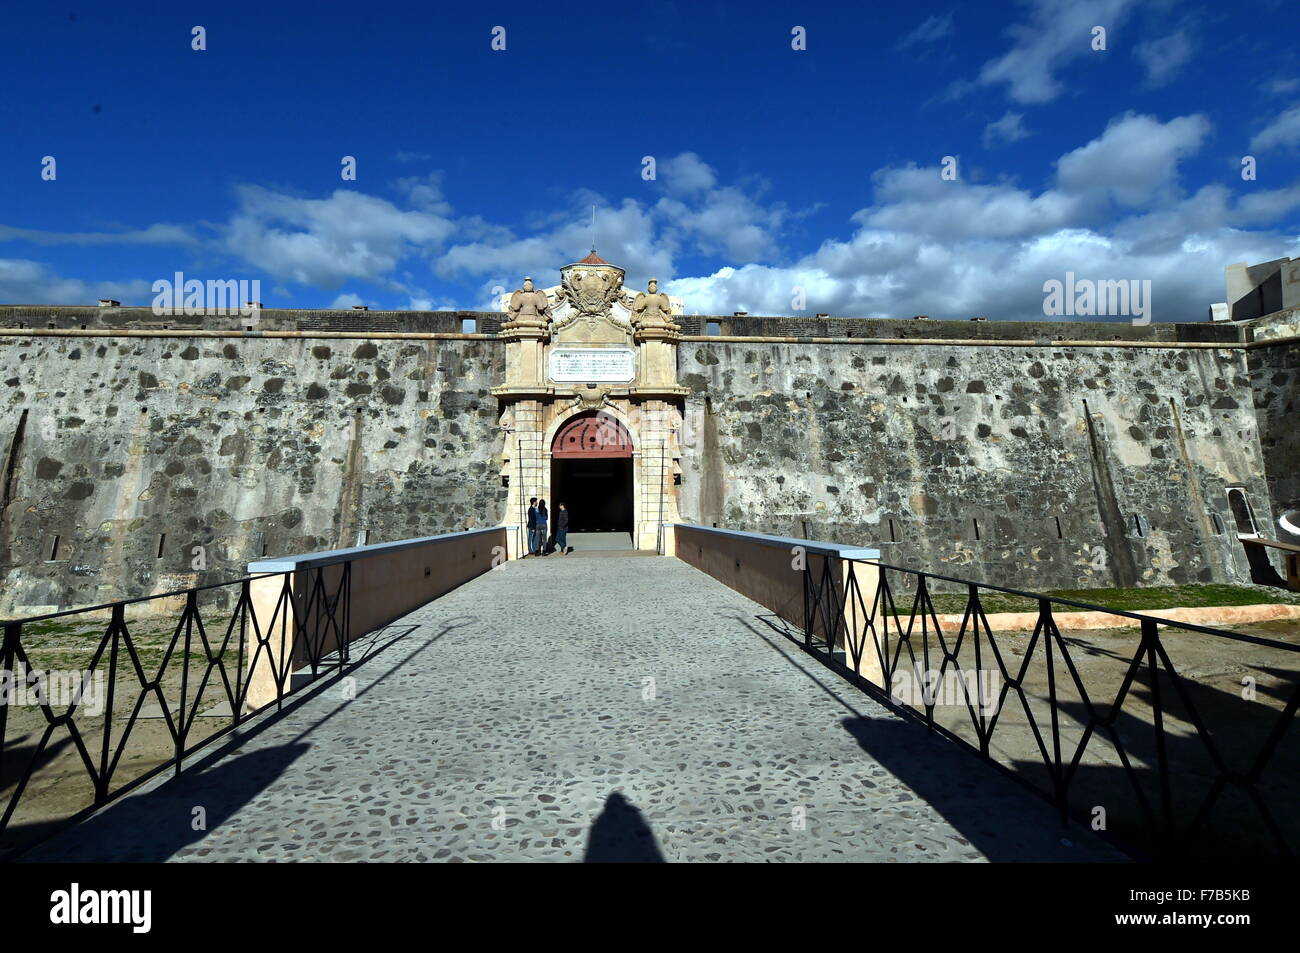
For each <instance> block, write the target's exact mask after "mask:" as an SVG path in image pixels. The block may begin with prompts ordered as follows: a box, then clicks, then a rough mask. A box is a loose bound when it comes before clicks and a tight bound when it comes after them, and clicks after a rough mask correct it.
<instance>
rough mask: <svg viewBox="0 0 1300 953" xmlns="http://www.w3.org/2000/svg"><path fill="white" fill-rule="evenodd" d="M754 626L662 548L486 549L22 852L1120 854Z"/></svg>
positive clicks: (892, 857)
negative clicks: (471, 576)
mask: <svg viewBox="0 0 1300 953" xmlns="http://www.w3.org/2000/svg"><path fill="white" fill-rule="evenodd" d="M764 618H770V616H769V614H768V613H767V610H765V609H763V608H762V607H760V606H758V605H756V604H755V603H752V602H750V601H749V600H747V599H745V598H743V597H742V596H740V595H738V594H737V593H734V592H732V591H731V590H730V589H727V588H725V587H724V586H722V585H721V584H719V583H717V582H715V581H714V580H713V579H711V578H709V577H707V576H705V575H703V574H701V573H699V572H697V571H696V570H694V569H692V568H691V567H689V566H687V565H686V564H685V563H682V562H679V561H677V560H675V559H667V558H645V557H634V556H629V557H612V558H608V559H602V560H579V559H571V558H569V557H563V556H550V557H546V558H544V559H530V560H525V561H522V562H514V563H509V564H507V565H506V566H504V567H502V568H500V569H498V570H495V571H493V572H490V573H488V574H487V575H485V576H483V577H480V578H479V579H476V580H474V581H473V582H471V583H469V584H468V585H466V586H463V587H462V588H460V589H458V590H457V591H455V592H453V593H451V594H449V595H448V596H446V597H444V598H443V599H440V600H438V601H436V602H434V603H431V604H430V605H428V606H425V607H424V608H422V609H420V610H419V611H417V612H415V613H412V614H411V615H410V616H408V617H407V618H406V619H404V620H402V622H400V623H398V624H396V625H394V626H392V627H390V628H389V629H387V630H385V631H384V632H382V633H379V634H378V635H377V636H376V637H373V638H372V639H370V640H368V645H369V648H368V650H367V652H368V657H367V659H366V661H364V662H363V663H362V664H359V665H357V666H356V667H355V669H354V670H353V671H352V673H351V675H352V677H354V678H355V680H356V681H355V699H345V698H344V695H345V686H344V683H341V682H332V683H328V684H325V685H322V686H317V687H314V688H313V689H311V690H310V691H309V693H308V695H307V696H306V697H305V698H304V699H303V700H302V701H298V702H295V703H294V704H293V705H286V714H285V715H284V716H282V717H281V718H279V719H265V720H262V721H261V722H259V723H257V724H254V725H253V726H252V727H250V728H248V729H245V730H244V731H243V732H242V734H243V737H242V738H241V739H240V743H239V744H238V745H237V746H231V747H229V748H227V749H223V751H222V752H220V753H218V754H217V755H214V756H213V757H212V758H210V759H209V760H208V762H207V763H205V764H202V765H196V766H195V767H194V768H192V769H189V770H187V771H186V773H184V774H183V775H182V776H180V777H179V778H175V779H169V780H166V781H160V782H157V783H155V784H154V785H152V786H151V787H150V788H148V789H146V790H145V791H143V792H142V793H140V794H138V795H135V796H133V797H131V798H128V799H126V800H124V801H123V802H121V803H118V804H116V805H113V806H111V807H109V808H108V809H106V810H105V811H103V812H101V813H100V814H99V815H97V816H96V817H94V818H92V819H90V820H89V821H87V822H86V823H84V824H82V825H80V826H78V827H77V828H73V829H71V830H69V831H67V832H65V833H63V834H61V835H59V836H58V837H57V838H55V839H54V840H52V841H48V842H46V843H45V844H44V845H42V846H41V847H40V848H38V849H37V850H36V851H33V852H32V853H30V854H29V855H27V859H30V860H93V861H130V860H146V861H148V860H186V861H198V860H210V861H211V860H220V861H239V860H280V861H288V860H334V861H348V860H352V861H355V860H375V861H392V860H420V861H443V860H445V861H493V860H516V861H523V860H538V861H543V860H544V861H580V860H584V859H585V860H665V861H688V860H694V861H701V860H702V861H844V860H864V861H921V860H930V861H966V860H984V859H988V860H1059V861H1078V860H1111V859H1122V856H1121V855H1119V854H1117V853H1115V852H1114V851H1112V850H1111V849H1110V848H1108V847H1106V846H1105V845H1103V844H1102V843H1101V842H1100V841H1098V840H1097V839H1096V838H1094V837H1093V835H1092V834H1091V833H1090V832H1087V831H1085V830H1082V829H1075V828H1071V829H1069V830H1063V829H1062V828H1061V827H1060V826H1059V823H1058V822H1057V820H1056V818H1055V815H1054V812H1053V811H1052V810H1051V809H1050V808H1049V807H1048V806H1047V805H1046V804H1045V803H1043V802H1041V801H1040V800H1038V799H1036V798H1034V797H1033V796H1032V795H1030V794H1028V793H1027V792H1025V791H1024V790H1023V789H1022V788H1020V787H1019V786H1018V785H1016V784H1014V783H1013V782H1012V781H1010V780H1008V779H1006V778H1004V777H1002V776H1001V775H999V774H997V773H996V772H995V771H993V770H992V769H991V768H989V767H987V766H986V765H983V764H981V763H979V762H978V761H977V760H976V759H975V758H973V757H972V756H970V755H968V754H966V753H964V752H961V751H959V750H957V749H955V748H954V747H953V746H952V745H950V744H948V743H945V742H943V741H941V740H939V739H936V738H931V737H929V736H927V734H926V733H925V731H924V730H923V729H921V728H919V727H918V726H915V725H912V724H908V723H906V722H904V721H902V720H901V719H899V718H897V717H896V716H894V715H892V714H890V713H889V712H888V711H886V710H885V709H884V708H882V707H881V706H879V705H877V704H876V703H875V702H873V701H871V700H870V699H868V698H866V697H865V696H863V695H862V694H860V693H859V692H857V691H855V690H854V689H852V688H850V687H848V686H847V685H845V684H844V683H842V682H841V681H840V680H839V679H838V678H837V677H836V676H835V675H833V674H832V673H831V672H829V671H827V670H826V669H825V668H823V667H822V666H820V665H818V664H817V663H816V662H815V661H814V660H812V659H810V658H808V657H807V656H806V655H804V654H803V653H802V652H800V651H799V650H798V649H797V648H796V647H794V646H793V645H792V644H790V643H789V642H787V641H786V640H785V639H783V638H782V637H780V636H779V635H778V634H777V633H776V632H774V631H773V629H772V627H771V626H770V625H768V624H766V623H765V622H764V621H763V619H764ZM290 708H292V711H289V709H290ZM199 807H201V808H203V810H204V812H205V813H206V826H207V829H206V830H202V831H195V830H193V826H194V824H193V818H194V817H195V809H196V808H199Z"/></svg>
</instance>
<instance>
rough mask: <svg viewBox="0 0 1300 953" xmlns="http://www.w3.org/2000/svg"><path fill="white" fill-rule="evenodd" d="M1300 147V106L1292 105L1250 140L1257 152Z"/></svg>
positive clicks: (1251, 146) (1252, 147)
mask: <svg viewBox="0 0 1300 953" xmlns="http://www.w3.org/2000/svg"><path fill="white" fill-rule="evenodd" d="M1297 147H1300V106H1292V107H1291V108H1290V109H1288V110H1286V112H1284V113H1282V114H1281V115H1280V116H1278V117H1276V118H1275V119H1274V120H1273V121H1272V122H1270V123H1269V124H1268V125H1267V126H1265V127H1264V129H1262V130H1261V131H1260V132H1259V133H1257V134H1256V135H1255V136H1254V137H1253V138H1252V139H1251V140H1250V148H1251V149H1252V150H1253V151H1255V152H1267V151H1268V150H1269V149H1279V148H1288V149H1295V148H1297Z"/></svg>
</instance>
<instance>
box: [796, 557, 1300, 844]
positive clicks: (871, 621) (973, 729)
mask: <svg viewBox="0 0 1300 953" xmlns="http://www.w3.org/2000/svg"><path fill="white" fill-rule="evenodd" d="M841 573H842V575H841ZM877 574H878V575H877ZM804 575H805V590H804V591H805V599H804V610H805V612H804V625H803V627H802V629H799V628H797V627H795V626H794V625H793V624H791V623H788V622H786V621H785V620H781V621H780V624H779V625H778V626H776V627H777V628H779V629H780V630H781V632H782V634H783V635H784V636H786V637H787V638H789V639H791V640H792V641H795V642H796V643H798V644H800V645H801V647H802V648H803V649H804V650H805V651H806V652H808V653H810V654H812V655H814V656H816V657H818V658H819V660H821V661H822V662H823V663H824V664H826V665H828V667H830V668H831V669H833V670H835V671H837V672H838V673H839V674H840V675H841V676H842V677H843V678H845V679H846V680H847V681H849V682H850V683H852V684H853V685H855V686H857V687H858V688H860V689H861V690H863V691H864V692H866V693H867V694H869V695H871V696H872V697H874V698H876V700H877V701H880V702H881V703H883V704H886V705H888V706H889V707H891V708H893V709H894V710H895V711H898V712H900V713H902V714H904V715H907V716H908V717H911V718H915V719H919V720H920V721H921V722H922V723H923V724H924V725H925V727H926V728H927V729H928V730H930V731H932V732H934V733H937V734H941V735H943V736H945V737H946V738H947V739H949V740H950V741H955V742H957V743H959V744H960V745H962V746H964V747H966V748H967V749H968V750H972V751H973V752H974V753H976V754H977V755H978V756H980V757H981V758H983V759H984V760H985V761H986V762H987V763H989V764H992V765H995V766H997V767H999V768H1001V769H1003V770H1005V771H1007V772H1008V773H1009V774H1010V775H1011V776H1012V777H1015V778H1016V779H1017V780H1019V781H1021V782H1022V783H1025V784H1026V785H1027V786H1029V787H1030V788H1031V789H1032V790H1034V791H1035V792H1036V793H1038V794H1039V795H1041V796H1043V797H1045V798H1046V799H1047V800H1049V801H1050V802H1051V803H1052V804H1053V805H1054V806H1055V807H1056V808H1057V810H1058V811H1059V813H1060V815H1061V818H1062V820H1065V818H1066V817H1071V818H1073V819H1075V820H1077V821H1079V822H1081V823H1085V824H1089V825H1090V826H1092V827H1093V828H1094V829H1096V830H1098V831H1099V832H1102V834H1103V836H1105V837H1106V838H1107V839H1108V840H1111V841H1112V842H1113V843H1115V844H1117V845H1120V846H1121V847H1122V848H1123V849H1125V850H1127V851H1128V852H1130V853H1133V854H1135V855H1136V856H1142V857H1149V858H1162V859H1174V858H1182V857H1196V858H1198V859H1210V858H1220V857H1238V858H1244V857H1252V858H1258V857H1276V858H1287V857H1293V856H1294V845H1295V844H1297V843H1300V811H1297V801H1296V798H1295V797H1294V789H1295V786H1296V784H1300V770H1298V767H1300V730H1297V725H1296V719H1295V713H1296V708H1297V704H1298V703H1300V679H1298V678H1297V672H1296V671H1295V670H1294V668H1291V667H1289V666H1290V663H1292V662H1293V661H1294V660H1295V659H1296V658H1297V654H1296V653H1297V652H1300V645H1295V644H1292V643H1287V642H1282V641H1278V640H1275V639H1270V638H1266V637H1262V636H1257V635H1252V634H1246V633H1236V632H1229V631H1226V630H1221V629H1213V628H1209V627H1206V626H1198V625H1194V624H1188V623H1176V622H1169V621H1166V620H1164V619H1159V618H1156V617H1153V616H1144V615H1140V614H1138V613H1131V612H1123V611H1119V610H1108V609H1104V608H1102V607H1097V606H1088V605H1085V604H1081V603H1075V602H1071V601H1069V600H1057V599H1050V598H1047V597H1041V596H1038V597H1034V596H1033V594H1027V593H1020V592H1017V591H1015V590H1009V589H1005V588H1002V587H997V586H984V585H982V584H977V583H972V582H968V581H965V580H956V579H951V578H949V577H943V576H937V575H934V574H929V573H922V572H917V571H914V570H906V569H901V568H899V567H893V566H885V565H883V564H878V563H860V562H858V561H855V560H846V561H845V562H844V568H843V569H840V568H839V567H836V569H835V571H832V568H831V566H830V565H829V561H828V563H827V565H826V566H825V567H824V569H823V572H822V578H821V579H820V580H817V579H816V578H815V577H814V576H813V575H812V573H810V572H805V574H804ZM891 580H894V582H893V584H892V585H891ZM901 583H905V585H903V584H901ZM935 583H937V584H945V583H956V584H960V585H961V586H962V588H964V589H965V590H966V592H967V600H966V605H965V610H964V612H963V613H961V614H953V616H952V618H961V620H962V621H961V623H960V625H958V624H956V623H954V622H952V621H951V620H948V621H945V622H943V623H942V624H941V622H940V619H939V616H938V613H936V611H935V609H934V606H933V601H932V599H931V597H930V586H931V585H932V584H935ZM985 589H987V590H991V591H995V592H1002V593H1012V594H1015V595H1019V596H1029V597H1033V598H1036V599H1037V602H1038V606H1039V611H1038V614H1037V625H1036V627H1035V628H1034V630H1033V633H1032V635H1022V634H1020V633H1007V632H998V633H994V632H993V631H990V628H989V624H988V619H987V616H986V614H985V612H984V610H983V608H982V605H981V602H980V593H981V591H983V590H985ZM904 590H910V591H904ZM1058 604H1059V605H1058ZM1080 608H1081V609H1085V610H1091V611H1102V612H1108V613H1110V614H1112V615H1115V616H1118V617H1127V618H1120V619H1117V624H1118V625H1120V626H1121V628H1120V629H1116V630H1114V633H1112V636H1111V641H1112V642H1113V645H1112V646H1111V647H1110V648H1107V647H1105V646H1099V645H1097V644H1095V643H1097V642H1098V641H1102V638H1101V634H1099V633H1094V632H1087V633H1078V634H1070V633H1069V632H1065V633H1063V632H1062V631H1061V629H1060V628H1059V627H1058V625H1057V622H1056V618H1055V616H1056V611H1060V610H1067V611H1068V610H1073V609H1080ZM1126 623H1127V624H1128V625H1130V626H1132V627H1133V628H1131V629H1123V628H1122V627H1123V626H1124V625H1125V624H1126ZM1135 630H1136V631H1135ZM1115 633H1118V634H1115ZM1269 653H1271V654H1269ZM1261 656H1264V657H1267V658H1269V659H1280V660H1283V664H1282V665H1268V664H1261V663H1259V657H1261ZM1252 658H1254V660H1255V664H1254V665H1253V668H1254V670H1255V671H1257V672H1258V673H1260V674H1261V675H1266V676H1267V680H1268V682H1269V684H1264V685H1262V686H1261V690H1260V691H1259V692H1258V693H1257V694H1249V691H1250V689H1249V688H1248V689H1247V690H1242V691H1239V690H1238V689H1240V687H1241V686H1238V685H1235V684H1233V685H1232V686H1231V690H1226V689H1225V688H1223V687H1216V686H1215V685H1212V684H1209V683H1208V682H1209V681H1212V680H1213V679H1214V678H1218V679H1219V681H1220V682H1225V683H1226V682H1228V681H1229V678H1230V672H1231V669H1232V668H1233V666H1234V665H1237V666H1238V667H1239V665H1240V663H1238V662H1237V661H1236V660H1237V659H1243V660H1247V661H1249V660H1250V659H1252ZM1089 660H1090V661H1089ZM1085 662H1086V663H1087V664H1085ZM918 672H924V673H926V677H927V678H932V679H933V682H932V684H931V686H930V688H929V689H923V688H922V687H921V685H920V683H919V682H918V681H916V673H918ZM972 675H977V676H978V678H975V679H969V678H968V677H969V676H972ZM985 675H988V676H992V679H991V680H990V681H991V682H992V683H993V684H992V685H988V686H986V684H985V679H984V676H985ZM945 677H946V678H947V679H948V680H949V682H952V681H955V682H956V683H957V685H958V688H959V691H957V692H956V693H955V697H952V698H949V699H947V700H946V701H945V700H940V699H939V698H938V697H937V696H938V693H937V692H936V691H935V690H934V689H935V688H936V687H938V686H939V685H941V684H947V683H945V682H944V679H945ZM1231 677H1233V678H1235V677H1236V676H1235V675H1232V676H1231ZM909 680H911V681H910V685H911V686H915V687H914V688H912V690H910V691H908V690H907V689H908V688H909ZM1261 681H1263V680H1261ZM1272 683H1276V684H1272ZM1241 684H1242V685H1246V686H1253V680H1252V679H1249V678H1247V679H1242V682H1241ZM900 688H901V689H902V690H901V691H900ZM900 696H902V697H900ZM1260 696H1262V698H1263V699H1271V700H1272V702H1273V703H1272V704H1268V703H1263V704H1261V703H1260V701H1257V698H1260ZM1260 700H1262V699H1260Z"/></svg>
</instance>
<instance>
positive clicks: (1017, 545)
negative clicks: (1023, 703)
mask: <svg viewBox="0 0 1300 953" xmlns="http://www.w3.org/2000/svg"><path fill="white" fill-rule="evenodd" d="M501 317H502V316H501V315H500V314H496V313H487V312H468V311H466V312H373V311H370V312H359V311H294V310H263V311H261V312H260V314H259V315H258V316H257V320H256V322H254V323H252V324H249V323H248V319H247V318H246V317H244V316H241V315H231V316H229V317H225V318H213V317H197V316H190V317H186V316H183V315H175V316H163V315H154V314H153V313H152V312H151V311H150V310H149V309H147V308H64V307H50V306H6V307H0V365H2V366H3V368H4V372H3V376H0V421H2V423H3V431H2V432H0V441H2V442H0V454H3V472H4V477H3V484H2V485H0V490H2V492H3V499H2V500H0V513H2V514H3V515H2V517H0V520H2V522H0V571H3V572H4V573H5V582H4V585H3V592H2V594H0V612H5V613H12V614H19V613H24V614H25V613H27V612H35V611H37V610H40V609H43V608H46V607H52V606H67V605H73V604H87V603H97V602H102V601H106V600H110V599H115V598H123V597H129V596H135V595H143V594H147V593H150V592H158V591H166V590H171V589H176V588H181V587H184V586H187V585H191V584H194V583H206V582H212V581H217V580H219V579H228V578H232V577H234V576H237V575H240V574H241V573H242V567H243V566H244V564H245V563H247V562H248V561H250V560H253V559H257V558H259V557H261V556H263V555H266V556H278V555H282V554H284V553H289V552H302V551H313V550H320V549H331V548H337V547H346V546H352V545H356V544H357V543H358V542H370V543H377V542H385V541H391V540H398V539H407V538H411V537H417V536H427V535H431V534H435V533H440V532H451V531H456V530H463V529H467V528H477V527H482V526H493V525H497V524H499V523H501V522H502V521H503V520H504V519H505V518H506V517H507V516H508V514H506V513H505V512H504V507H505V499H506V495H507V492H508V491H507V489H506V488H505V487H503V486H502V482H501V476H502V472H503V456H502V452H503V435H502V430H501V427H500V424H499V414H500V409H501V408H500V405H499V403H498V400H497V398H496V397H494V396H493V395H492V393H491V391H490V388H492V387H493V386H494V385H496V384H499V383H501V382H502V381H503V379H504V365H505V344H504V343H503V342H501V341H499V340H498V339H497V338H496V337H495V335H496V332H497V331H498V329H499V328H500V323H501ZM679 320H680V322H681V325H682V327H683V331H684V334H685V337H684V340H683V341H682V343H681V344H680V346H679V347H678V354H677V360H678V379H679V382H680V383H682V384H684V385H686V386H687V387H688V388H689V389H690V393H689V396H688V397H687V398H686V399H685V401H684V411H685V417H684V419H685V432H684V433H683V434H682V435H681V438H682V444H683V447H682V457H681V465H682V467H681V468H682V483H681V485H680V487H678V488H677V492H678V496H679V502H680V506H679V512H680V515H681V516H682V518H684V519H687V520H692V521H697V522H699V523H701V524H703V525H706V526H707V525H710V524H711V523H715V522H716V523H719V524H720V525H722V526H725V527H729V528H732V529H740V530H751V531H757V532H770V533H777V534H783V535H789V536H797V537H801V538H808V537H816V538H820V539H826V540H834V541H839V542H844V543H850V544H854V545H861V546H872V547H879V548H880V549H881V550H882V553H883V557H882V558H884V559H885V560H886V561H887V562H892V563H896V564H899V565H905V566H910V567H915V568H931V569H935V570H937V571H944V572H947V573H949V574H951V575H957V576H969V577H972V578H977V579H982V580H984V581H988V582H993V583H1011V584H1014V585H1016V586H1024V587H1028V588H1035V587H1036V588H1049V587H1079V586H1088V585H1130V584H1156V583H1171V582H1195V581H1208V580H1248V579H1250V577H1251V576H1250V570H1249V567H1248V566H1247V564H1246V560H1245V556H1244V555H1243V552H1242V548H1241V546H1240V544H1239V543H1238V542H1237V539H1236V524H1235V521H1234V516H1233V513H1232V511H1231V509H1230V507H1229V506H1228V503H1227V498H1226V490H1227V488H1229V487H1233V486H1239V487H1242V488H1243V489H1244V491H1245V494H1246V497H1247V499H1248V500H1249V503H1250V505H1251V506H1252V507H1253V509H1254V511H1255V514H1256V515H1257V517H1258V519H1259V522H1260V524H1261V526H1262V527H1263V529H1264V533H1265V535H1272V536H1274V537H1275V538H1281V539H1284V540H1286V539H1288V538H1289V537H1287V536H1286V535H1285V534H1284V533H1282V532H1280V531H1279V530H1278V529H1277V527H1278V517H1279V516H1281V515H1282V514H1283V513H1284V512H1286V511H1287V510H1288V509H1295V508H1296V507H1298V506H1300V428H1298V427H1296V426H1295V423H1294V422H1295V421H1296V420H1297V419H1298V418H1300V396H1298V395H1300V353H1298V349H1297V345H1296V341H1295V339H1296V338H1297V336H1298V335H1300V313H1298V312H1296V311H1291V312H1285V313H1282V314H1279V315H1272V316H1269V317H1267V318H1261V319H1258V320H1256V321H1252V322H1247V323H1241V322H1234V323H1230V324H1229V323H1215V324H1212V323H1209V322H1204V323H1199V324H1185V325H1159V324H1157V325H1149V326H1146V327H1133V326H1132V325H1127V324H1108V323H1087V322H998V321H928V320H925V321H918V320H910V319H854V318H773V317H748V316H746V317H728V316H716V317H715V316H708V315H688V316H685V317H682V318H680V319H679ZM469 321H472V324H471V323H468V322H469ZM467 331H468V332H469V333H466V332H467ZM1290 541H1293V542H1300V537H1296V538H1290ZM195 546H202V547H203V550H202V555H203V559H202V566H201V567H199V568H196V565H197V561H196V555H195V553H194V547H195ZM51 557H53V558H51Z"/></svg>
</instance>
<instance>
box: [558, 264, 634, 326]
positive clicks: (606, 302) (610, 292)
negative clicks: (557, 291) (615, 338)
mask: <svg viewBox="0 0 1300 953" xmlns="http://www.w3.org/2000/svg"><path fill="white" fill-rule="evenodd" d="M622 289H623V275H622V274H621V273H619V272H618V271H615V270H613V269H604V268H591V269H586V268H581V269H580V268H574V269H572V270H570V271H568V272H567V273H565V274H564V297H565V299H566V300H567V301H568V302H569V303H570V304H571V305H572V306H573V308H574V310H575V311H577V312H578V314H579V315H581V316H582V317H585V318H586V319H587V320H588V321H590V322H593V323H594V322H595V320H596V319H597V318H599V317H603V316H606V315H608V314H609V309H610V307H611V306H612V305H613V304H614V302H615V301H617V300H618V298H619V294H620V293H621V292H622Z"/></svg>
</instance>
